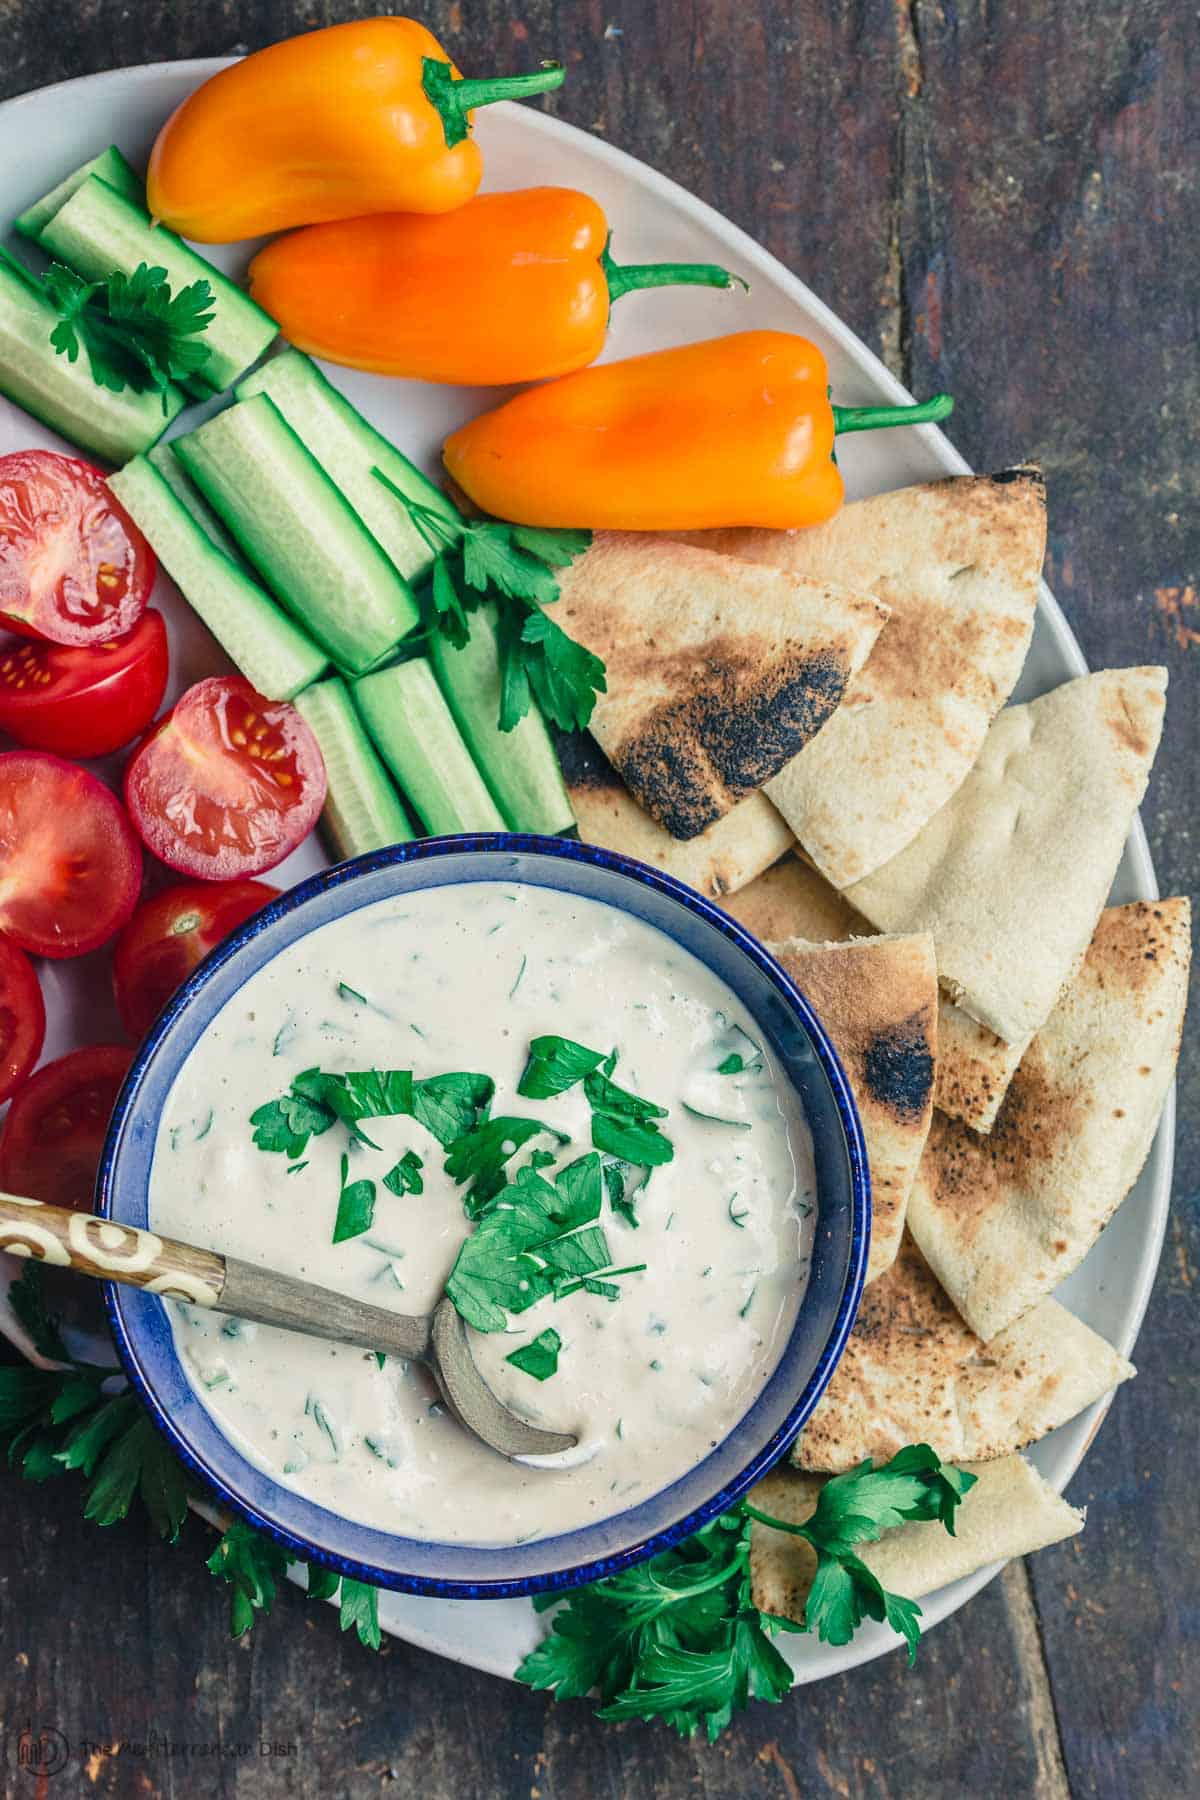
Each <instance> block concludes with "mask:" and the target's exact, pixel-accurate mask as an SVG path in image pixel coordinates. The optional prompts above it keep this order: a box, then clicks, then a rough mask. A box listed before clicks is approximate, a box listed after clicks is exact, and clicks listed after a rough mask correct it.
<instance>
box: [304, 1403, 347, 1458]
mask: <svg viewBox="0 0 1200 1800" xmlns="http://www.w3.org/2000/svg"><path fill="white" fill-rule="evenodd" d="M304 1414H305V1417H306V1418H309V1419H311V1420H312V1421H313V1423H314V1424H315V1425H316V1427H317V1430H318V1431H320V1432H323V1433H324V1435H325V1437H326V1438H327V1439H328V1442H329V1448H330V1449H331V1450H332V1451H333V1454H334V1458H335V1459H337V1458H338V1457H340V1456H341V1454H342V1441H341V1438H340V1437H339V1436H338V1432H337V1427H336V1425H335V1424H334V1422H333V1420H332V1419H331V1418H330V1416H329V1414H328V1413H327V1412H326V1410H325V1408H324V1407H323V1406H322V1405H321V1402H320V1401H319V1400H318V1399H317V1397H316V1395H315V1394H310V1395H309V1396H308V1399H307V1400H306V1401H305V1402H304Z"/></svg>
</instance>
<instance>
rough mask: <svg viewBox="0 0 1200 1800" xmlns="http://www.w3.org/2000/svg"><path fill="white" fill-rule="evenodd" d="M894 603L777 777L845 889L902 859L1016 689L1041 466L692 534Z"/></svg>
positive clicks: (788, 812) (787, 808) (1039, 542)
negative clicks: (829, 706)
mask: <svg viewBox="0 0 1200 1800" xmlns="http://www.w3.org/2000/svg"><path fill="white" fill-rule="evenodd" d="M688 541H689V542H692V543H700V542H704V543H707V544H709V545H710V546H711V547H713V548H715V549H717V550H723V551H724V552H725V553H726V554H727V555H730V556H741V557H745V558H746V559H747V560H749V561H752V562H763V563H768V564H771V565H772V566H773V567H776V568H782V569H786V570H788V571H789V573H791V574H793V575H805V576H808V577H810V578H811V579H813V580H816V581H833V582H838V583H840V584H842V585H844V586H847V587H850V588H854V589H857V590H860V591H861V592H863V593H868V594H875V595H877V596H878V598H879V599H880V600H883V601H885V602H886V604H887V605H888V606H890V607H891V609H892V617H891V619H890V621H889V622H888V626H887V629H886V631H885V632H884V633H883V635H882V637H881V638H880V640H879V643H878V644H877V646H876V648H875V650H874V651H873V652H872V654H871V659H870V661H869V662H868V663H867V666H866V668H865V669H864V670H863V671H862V673H861V674H860V675H859V676H858V677H857V679H856V680H855V682H854V685H853V687H852V688H851V690H850V693H849V694H848V695H847V697H846V702H845V704H844V705H843V706H842V707H841V708H840V709H839V711H838V713H837V714H836V715H835V717H834V718H833V719H831V720H830V722H829V726H828V728H827V729H826V730H825V731H823V732H822V733H821V734H820V736H819V737H818V738H816V739H815V740H814V741H813V742H812V743H811V744H809V745H808V746H807V748H806V749H804V750H802V751H801V752H800V754H799V755H798V756H796V757H794V758H793V760H792V761H791V762H790V763H789V764H788V765H787V767H786V768H785V769H783V770H782V771H781V772H780V773H779V774H778V775H776V776H775V778H774V780H773V781H772V782H771V783H770V794H771V798H772V800H773V801H774V802H775V804H776V806H778V808H779V810H780V811H781V812H782V813H783V815H784V817H785V818H786V819H787V821H788V824H789V825H790V826H791V827H792V829H793V831H794V832H795V833H796V836H797V837H798V838H799V839H800V842H801V843H802V844H803V845H804V848H805V849H806V851H807V852H808V854H809V855H810V856H811V857H812V860H813V862H814V863H815V864H816V865H817V867H818V868H819V869H820V870H821V872H822V873H823V874H824V875H826V876H827V877H828V878H829V880H830V881H831V882H832V883H833V885H834V886H835V887H838V888H843V887H847V886H849V884H850V883H851V882H852V881H860V880H862V879H863V877H864V876H867V875H870V874H871V873H872V872H873V871H874V870H875V869H877V868H879V867H880V866H881V864H883V863H885V862H888V861H890V859H891V858H892V857H893V856H896V855H898V854H899V852H900V851H901V850H903V849H904V847H905V845H906V844H908V843H910V842H911V841H912V839H913V838H914V837H916V835H917V833H918V832H919V831H920V830H921V828H922V826H923V825H925V824H927V823H928V821H929V820H930V819H931V818H932V817H933V815H934V814H935V813H936V812H938V811H939V810H940V808H941V807H943V806H944V805H945V803H946V801H947V800H948V799H949V798H950V796H951V794H953V793H954V791H955V789H956V788H957V787H958V786H959V784H960V783H961V782H962V780H963V779H964V777H965V776H966V774H967V771H968V770H969V769H970V767H971V765H972V763H973V762H974V761H975V758H976V757H977V755H978V754H979V750H980V747H981V746H982V744H983V740H984V736H985V734H986V732H987V729H988V726H989V725H990V724H991V722H992V720H993V719H994V718H995V716H996V713H997V712H998V711H999V709H1000V708H1001V707H1002V706H1003V704H1004V702H1005V701H1006V700H1007V699H1008V696H1009V694H1010V693H1011V692H1012V690H1013V685H1014V683H1015V682H1016V679H1017V676H1018V675H1019V674H1020V671H1021V664H1022V663H1023V661H1024V659H1025V651H1026V649H1027V647H1028V644H1029V637H1030V633H1031V631H1032V630H1033V615H1034V609H1035V607H1036V605H1037V595H1038V577H1039V575H1040V572H1041V567H1042V557H1043V555H1044V554H1045V547H1046V499H1045V488H1044V486H1043V482H1042V476H1041V471H1040V470H1039V469H1038V468H1036V467H1035V466H1033V465H1031V464H1026V465H1023V466H1022V467H1020V468H1017V469H1006V470H1005V471H1004V472H1003V473H1002V474H999V475H980V476H969V475H959V476H954V477H952V478H951V479H950V480H949V481H936V482H931V483H928V484H926V485H924V486H920V487H909V488H901V489H899V490H898V491H897V492H895V493H890V494H877V495H875V496H874V498H872V499H870V500H858V501H855V502H854V503H853V504H852V505H850V506H847V507H845V508H843V510H842V511H841V512H840V513H839V514H838V515H837V517H836V518H833V519H831V520H829V522H828V523H827V524H825V525H818V526H816V527H815V528H814V529H812V530H810V531H790V532H789V531H762V530H738V531H720V532H706V533H701V534H696V535H693V536H691V537H690V538H689V540H688Z"/></svg>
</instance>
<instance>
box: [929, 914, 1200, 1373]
mask: <svg viewBox="0 0 1200 1800" xmlns="http://www.w3.org/2000/svg"><path fill="white" fill-rule="evenodd" d="M1190 928H1191V914H1190V907H1189V903H1188V901H1187V900H1186V899H1174V900H1158V901H1145V900H1139V901H1137V902H1135V903H1134V904H1133V905H1132V906H1115V907H1111V908H1110V909H1109V910H1108V911H1107V912H1106V913H1105V914H1104V915H1103V917H1102V918H1101V920H1100V924H1099V926H1098V928H1097V930H1096V935H1095V937H1094V938H1093V940H1092V943H1091V946H1090V948H1089V950H1088V953H1087V956H1086V958H1085V959H1084V962H1083V966H1082V968H1081V969H1080V970H1079V973H1078V974H1077V975H1076V976H1075V978H1074V980H1073V981H1072V982H1071V983H1070V985H1069V986H1068V987H1067V989H1066V991H1065V992H1064V994H1063V996H1062V998H1061V1000H1060V1001H1059V1003H1058V1005H1057V1006H1056V1007H1055V1008H1054V1010H1053V1012H1052V1013H1051V1015H1050V1017H1049V1018H1048V1019H1047V1021H1046V1023H1045V1025H1044V1026H1043V1027H1042V1029H1041V1030H1040V1031H1039V1032H1038V1034H1037V1036H1036V1037H1035V1038H1034V1039H1033V1042H1032V1043H1031V1044H1030V1046H1029V1048H1028V1050H1026V1052H1025V1055H1024V1057H1023V1058H1022V1060H1021V1065H1020V1067H1019V1068H1018V1070H1017V1072H1016V1074H1015V1076H1014V1077H1013V1081H1012V1085H1011V1087H1010V1088H1009V1090H1008V1093H1007V1095H1006V1096H1005V1099H1004V1104H1003V1105H1002V1106H1001V1108H1000V1113H999V1117H998V1118H997V1120H996V1123H995V1125H994V1126H993V1128H992V1131H991V1133H990V1135H989V1136H987V1137H979V1136H977V1135H976V1134H975V1133H974V1132H972V1131H970V1130H969V1129H968V1128H967V1127H966V1126H965V1125H964V1124H962V1123H961V1122H960V1121H959V1120H957V1119H947V1118H945V1117H944V1116H943V1115H941V1114H935V1115H934V1121H933V1126H932V1129H931V1130H930V1133H929V1141H928V1143H927V1145H926V1147H925V1154H924V1156H923V1157H922V1159H921V1167H920V1169H919V1170H918V1173H917V1180H916V1185H915V1186H914V1188H913V1193H912V1198H911V1200H910V1202H909V1215H908V1222H909V1228H910V1230H911V1231H912V1234H913V1236H914V1238H915V1239H916V1241H917V1243H918V1244H919V1245H920V1248H921V1252H922V1254H923V1255H924V1257H925V1259H926V1261H927V1262H928V1263H929V1265H930V1267H931V1268H932V1269H933V1271H934V1273H935V1274H936V1275H937V1277H938V1280H939V1281H940V1282H941V1284H942V1286H943V1287H944V1288H945V1289H946V1291H947V1293H948V1294H949V1295H950V1298H951V1299H952V1300H953V1302H954V1304H955V1306H956V1307H957V1308H958V1310H959V1312H960V1313H961V1314H962V1316H963V1318H964V1319H966V1321H967V1323H968V1324H969V1325H970V1326H971V1327H972V1328H973V1329H974V1330H975V1331H977V1332H978V1333H979V1336H980V1337H981V1338H983V1339H984V1340H985V1341H989V1342H990V1340H992V1339H993V1338H995V1336H996V1333H997V1332H1000V1331H1003V1330H1004V1328H1005V1326H1007V1325H1010V1324H1011V1323H1012V1321H1013V1320H1014V1319H1019V1318H1020V1317H1021V1315H1022V1314H1023V1313H1025V1312H1027V1311H1028V1309H1029V1308H1030V1307H1031V1306H1034V1305H1035V1304H1036V1303H1037V1301H1039V1300H1040V1299H1041V1298H1042V1296H1043V1295H1045V1294H1048V1293H1050V1292H1051V1291H1052V1289H1054V1288H1056V1287H1057V1286H1058V1284H1059V1282H1060V1281H1062V1280H1063V1279H1064V1278H1065V1277H1066V1276H1067V1275H1069V1274H1070V1273H1071V1270H1072V1269H1073V1268H1075V1266H1076V1265H1077V1264H1078V1263H1079V1262H1081V1261H1082V1259H1083V1257H1084V1256H1085V1254H1086V1253H1087V1251H1088V1250H1089V1249H1090V1248H1091V1246H1092V1244H1093V1243H1094V1242H1095V1241H1096V1238H1097V1237H1098V1236H1099V1235H1100V1232H1101V1230H1102V1229H1103V1227H1104V1226H1105V1225H1106V1224H1107V1222H1108V1220H1109V1219H1110V1218H1111V1216H1112V1214H1113V1213H1114V1212H1115V1210H1116V1208H1117V1207H1118V1206H1119V1205H1120V1203H1121V1201H1122V1200H1123V1199H1124V1198H1125V1195H1126V1194H1127V1193H1128V1192H1129V1189H1130V1188H1131V1187H1132V1186H1133V1183H1134V1182H1135V1181H1136V1180H1137V1177H1138V1173H1139V1171H1140V1170H1141V1167H1142V1164H1143V1162H1144V1161H1145V1160H1146V1155H1147V1152H1148V1151H1149V1148H1150V1143H1151V1140H1152V1138H1153V1136H1154V1132H1155V1128H1156V1126H1157V1124H1158V1116H1159V1113H1160V1112H1161V1110H1162V1104H1163V1100H1164V1098H1165V1096H1166V1092H1167V1088H1168V1087H1169V1086H1170V1083H1171V1078H1172V1076H1173V1075H1174V1072H1175V1060H1176V1056H1177V1054H1178V1050H1179V1037H1180V1032H1181V1031H1182V1028H1183V1012H1184V1006H1185V1004H1186V1000H1187V978H1188V965H1189V962H1190V956H1191V943H1190Z"/></svg>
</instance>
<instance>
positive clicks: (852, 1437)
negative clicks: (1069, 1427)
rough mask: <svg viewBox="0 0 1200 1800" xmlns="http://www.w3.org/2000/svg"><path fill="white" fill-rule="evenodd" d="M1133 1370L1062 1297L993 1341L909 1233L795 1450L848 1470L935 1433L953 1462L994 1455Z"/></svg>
mask: <svg viewBox="0 0 1200 1800" xmlns="http://www.w3.org/2000/svg"><path fill="white" fill-rule="evenodd" d="M1133 1372H1134V1371H1133V1367H1132V1365H1131V1364H1130V1363H1128V1362H1126V1360H1125V1358H1124V1357H1123V1356H1118V1354H1117V1352H1116V1351H1115V1350H1113V1349H1112V1348H1111V1347H1110V1346H1109V1345H1108V1344H1106V1343H1105V1341H1104V1339H1103V1338H1101V1337H1097V1335H1096V1333H1095V1332H1094V1331H1091V1330H1089V1329H1088V1327H1087V1326H1086V1325H1084V1324H1083V1323H1082V1322H1081V1321H1080V1320H1079V1319H1076V1318H1073V1317H1072V1315H1071V1314H1070V1313H1069V1312H1067V1310H1066V1308H1065V1307H1062V1306H1060V1305H1059V1304H1058V1302H1057V1301H1056V1300H1043V1301H1042V1302H1041V1304H1040V1305H1038V1306H1036V1307H1034V1309H1033V1310H1032V1311H1031V1312H1028V1313H1026V1314H1025V1316H1024V1318H1022V1319H1018V1320H1017V1322H1016V1323H1015V1324H1013V1325H1010V1326H1009V1327H1008V1329H1007V1331H1002V1332H1001V1333H1000V1334H999V1335H998V1336H997V1337H994V1338H993V1339H992V1340H991V1342H990V1343H989V1344H986V1345H985V1344H984V1343H983V1342H982V1340H981V1339H979V1338H978V1337H976V1335H975V1333H974V1332H973V1331H972V1330H971V1328H970V1326H969V1325H966V1324H965V1323H964V1322H963V1320H962V1319H961V1318H960V1317H959V1315H958V1313H957V1312H956V1311H955V1309H954V1305H953V1303H952V1302H951V1300H950V1299H949V1298H948V1297H947V1295H946V1294H945V1293H944V1292H943V1291H942V1289H941V1287H940V1286H939V1285H938V1281H937V1278H936V1277H935V1276H934V1274H933V1273H932V1271H931V1270H930V1268H929V1267H928V1265H927V1263H926V1262H925V1260H924V1258H923V1257H922V1255H921V1253H920V1251H919V1250H918V1249H917V1247H916V1245H915V1244H914V1243H913V1241H912V1239H911V1237H906V1238H905V1240H904V1244H903V1247H902V1248H901V1251H900V1254H899V1256H898V1257H897V1259H896V1261H895V1262H894V1263H893V1264H892V1266H891V1268H890V1269H889V1270H888V1272H887V1274H886V1275H885V1276H884V1277H883V1278H882V1280H880V1281H877V1282H875V1283H874V1285H873V1286H872V1287H870V1288H868V1290H867V1292H866V1293H865V1294H864V1295H863V1301H862V1306H861V1307H860V1308H859V1314H858V1318H857V1319H856V1320H855V1324H854V1330H853V1331H852V1332H851V1334H850V1339H849V1342H848V1343H847V1345H846V1349H845V1352H844V1354H843V1356H842V1360H841V1362H840V1363H839V1364H838V1366H837V1369H836V1370H835V1372H834V1376H833V1380H832V1381H831V1382H830V1384H829V1386H828V1387H827V1388H826V1390H825V1393H824V1395H823V1396H822V1399H821V1402H820V1404H819V1406H818V1407H817V1409H816V1411H815V1412H814V1413H813V1416H812V1418H811V1419H810V1420H809V1422H808V1424H807V1425H806V1426H805V1428H804V1430H803V1432H802V1433H801V1434H800V1437H799V1438H798V1439H797V1441H796V1444H795V1447H794V1448H793V1451H792V1460H793V1461H794V1462H795V1463H796V1464H797V1465H798V1466H799V1467H800V1468H802V1469H809V1470H814V1471H815V1470H821V1471H825V1472H828V1473H829V1474H833V1475H840V1474H843V1473H844V1472H845V1471H846V1470H847V1469H853V1468H854V1467H855V1466H856V1465H857V1464H858V1463H860V1462H862V1460H863V1458H864V1457H867V1456H870V1457H872V1458H874V1460H875V1461H876V1462H887V1461H888V1460H889V1458H891V1457H893V1456H895V1454H896V1452H897V1451H898V1450H902V1449H903V1448H904V1446H905V1444H929V1445H931V1446H932V1448H933V1449H934V1450H936V1451H937V1453H938V1455H939V1456H943V1457H945V1458H947V1460H949V1461H952V1462H962V1461H964V1460H966V1461H968V1462H986V1461H990V1459H991V1458H992V1457H996V1456H1007V1455H1009V1454H1010V1453H1011V1452H1012V1451H1014V1450H1023V1449H1024V1448H1025V1446H1026V1444H1032V1443H1035V1442H1036V1441H1037V1439H1038V1438H1042V1437H1045V1435H1046V1433H1047V1432H1048V1431H1053V1430H1054V1429H1055V1427H1056V1426H1058V1425H1063V1424H1065V1423H1066V1421H1067V1420H1068V1419H1073V1418H1074V1417H1075V1414H1076V1413H1078V1412H1082V1411H1083V1409H1084V1407H1085V1406H1090V1405H1091V1404H1092V1402H1093V1400H1098V1399H1099V1398H1100V1396H1101V1394H1106V1393H1108V1392H1109V1390H1110V1389H1111V1388H1114V1387H1116V1386H1117V1384H1118V1383H1119V1382H1122V1381H1127V1380H1128V1379H1129V1377H1130V1376H1131V1375H1132V1374H1133Z"/></svg>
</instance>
